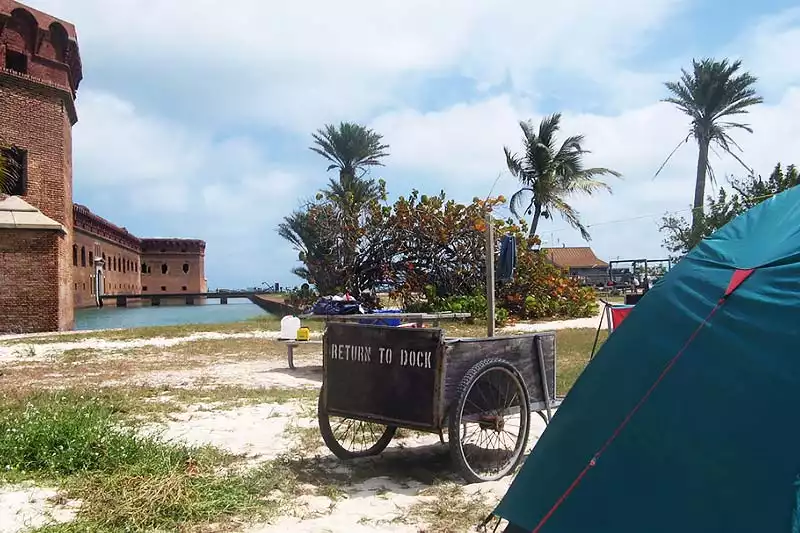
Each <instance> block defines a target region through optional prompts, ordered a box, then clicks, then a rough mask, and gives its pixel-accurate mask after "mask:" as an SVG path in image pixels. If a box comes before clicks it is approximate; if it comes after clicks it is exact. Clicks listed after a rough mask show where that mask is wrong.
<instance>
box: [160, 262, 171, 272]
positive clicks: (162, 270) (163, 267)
mask: <svg viewBox="0 0 800 533" xmlns="http://www.w3.org/2000/svg"><path fill="white" fill-rule="evenodd" d="M167 272H169V267H168V266H167V264H166V263H164V264H163V265H161V273H162V274H166V273H167Z"/></svg>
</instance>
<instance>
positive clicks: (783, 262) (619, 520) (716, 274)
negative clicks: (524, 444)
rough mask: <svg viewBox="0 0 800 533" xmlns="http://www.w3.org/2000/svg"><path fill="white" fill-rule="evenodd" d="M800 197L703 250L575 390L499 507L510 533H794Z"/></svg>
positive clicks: (777, 204) (747, 219) (768, 209)
mask: <svg viewBox="0 0 800 533" xmlns="http://www.w3.org/2000/svg"><path fill="white" fill-rule="evenodd" d="M798 324H800V188H793V189H790V190H788V191H785V192H783V193H781V194H779V195H776V196H775V197H773V198H771V199H769V200H767V201H765V202H762V203H761V204H759V205H758V206H756V207H754V208H752V209H751V210H749V211H748V212H746V213H744V214H743V215H741V216H739V217H737V218H736V219H734V220H733V221H731V222H730V223H729V224H727V225H726V226H725V227H723V228H722V229H720V230H718V231H717V232H716V233H715V234H714V235H712V236H711V237H709V238H707V239H706V240H704V241H703V242H702V243H700V244H699V245H698V246H697V247H695V249H694V250H692V251H691V252H690V253H689V254H688V255H687V256H686V257H685V258H684V259H683V260H681V261H680V262H679V263H678V264H677V265H676V266H675V268H673V269H672V270H671V271H670V272H669V273H668V274H667V275H666V276H665V277H664V278H663V279H662V280H661V282H660V283H658V284H657V285H656V286H654V287H653V289H651V290H650V291H648V293H647V294H646V295H645V296H644V297H643V298H642V299H641V300H640V301H639V303H638V304H637V305H636V307H635V308H634V309H633V310H632V311H631V312H630V314H629V315H628V316H627V318H626V319H625V321H624V323H623V324H622V325H621V326H620V327H619V328H618V329H616V330H615V332H614V333H613V334H612V335H611V336H610V337H609V338H608V340H607V341H606V343H605V344H604V345H603V346H602V348H601V349H600V350H599V352H598V353H597V355H596V356H595V358H594V359H593V360H592V361H591V362H590V363H589V365H588V366H587V368H586V370H585V371H584V372H583V373H582V374H581V376H580V377H579V379H578V380H577V382H576V383H575V385H574V387H573V388H572V390H571V391H570V392H569V393H568V394H567V396H566V398H565V399H564V401H563V403H562V404H561V406H560V407H559V409H558V410H557V412H556V414H555V416H554V417H553V419H552V421H551V423H550V424H549V426H548V428H547V429H546V430H545V432H544V433H543V434H542V436H541V438H540V439H539V441H538V442H537V443H536V446H535V447H534V449H533V451H532V453H531V455H530V456H529V457H528V459H527V461H526V462H525V464H524V466H523V468H522V469H521V470H520V472H519V473H518V474H517V477H516V478H515V480H514V481H513V483H512V485H511V487H510V488H509V490H508V492H507V493H506V495H505V496H504V498H503V499H502V501H501V502H500V504H499V505H498V506H497V508H496V509H495V514H496V515H498V516H500V517H502V518H505V519H506V520H508V521H509V523H510V525H509V527H508V529H507V530H506V531H508V532H509V533H510V532H515V533H518V532H520V531H527V532H532V531H535V532H537V533H574V532H592V533H642V532H647V533H662V532H663V533H667V532H670V533H672V532H675V531H680V532H682V533H693V532H697V533H700V532H704V533H705V532H724V533H733V532H767V533H768V532H782V533H788V532H790V531H792V528H793V522H794V520H795V517H794V513H795V500H796V498H797V486H796V485H795V483H796V480H797V479H798V476H799V475H800V423H798V418H797V408H798V406H800V353H798V341H800V329H798Z"/></svg>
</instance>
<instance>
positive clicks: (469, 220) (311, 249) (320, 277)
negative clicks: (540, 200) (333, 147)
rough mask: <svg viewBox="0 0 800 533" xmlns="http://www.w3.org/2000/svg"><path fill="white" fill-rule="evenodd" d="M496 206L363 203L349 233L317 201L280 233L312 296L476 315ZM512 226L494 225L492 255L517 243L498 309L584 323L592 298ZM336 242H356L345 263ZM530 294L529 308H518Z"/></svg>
mask: <svg viewBox="0 0 800 533" xmlns="http://www.w3.org/2000/svg"><path fill="white" fill-rule="evenodd" d="M504 201H505V199H503V198H502V197H501V198H492V199H488V200H480V199H477V198H476V199H474V200H473V202H472V203H470V204H467V205H464V204H460V203H457V202H455V201H453V200H450V199H447V197H446V196H445V194H444V192H442V193H440V194H439V195H437V196H427V195H424V194H420V193H419V191H416V190H414V191H412V192H411V194H410V195H408V196H407V197H400V198H398V199H397V201H395V202H394V204H392V205H382V204H381V203H380V202H379V201H375V200H373V201H371V202H370V203H369V204H368V205H367V207H366V208H365V209H364V212H363V214H362V217H361V222H360V223H359V224H358V225H352V224H350V223H348V221H347V220H346V219H343V218H341V217H339V216H338V215H337V211H338V207H337V206H336V205H335V204H334V203H333V202H332V201H331V200H329V199H327V198H325V197H324V196H323V197H322V198H320V199H318V200H317V201H315V202H310V203H308V204H307V205H306V206H304V207H303V208H302V209H301V210H298V211H296V212H295V213H293V214H292V215H290V216H288V217H286V219H285V220H284V222H283V223H282V224H281V225H280V226H279V228H278V232H279V234H281V236H283V237H284V238H285V239H287V241H289V242H290V243H291V244H292V246H294V247H295V249H297V250H298V252H299V256H298V258H299V259H300V261H301V262H302V263H303V266H302V267H299V268H297V269H295V271H294V272H295V274H297V275H298V276H300V277H301V278H303V279H305V280H306V281H307V282H308V283H310V284H313V285H315V286H316V289H317V290H318V291H319V293H320V294H332V293H337V292H344V291H349V292H350V293H351V294H359V293H361V291H364V290H370V291H371V290H376V289H378V288H382V289H388V290H389V291H390V292H391V293H392V295H393V296H395V297H396V298H398V299H400V300H401V301H403V302H404V304H405V305H406V308H407V309H411V308H416V309H424V308H431V309H434V308H435V309H443V308H451V309H455V308H456V307H458V306H461V308H462V309H470V310H471V311H474V312H476V313H477V314H480V313H481V312H485V302H484V303H483V304H481V296H482V295H483V294H484V293H485V279H486V278H485V234H484V231H485V229H486V228H485V217H486V214H487V213H488V211H489V210H491V209H492V208H493V207H494V206H496V205H498V204H500V203H503V202H504ZM512 222H513V221H511V220H509V221H495V222H494V224H495V225H496V232H495V235H496V236H497V237H496V243H495V253H497V252H498V250H499V243H500V236H501V235H507V234H513V235H515V236H517V238H518V239H520V242H521V245H520V246H519V247H518V254H519V255H518V263H517V264H518V269H517V277H516V280H515V281H514V282H513V283H510V284H499V285H498V302H500V304H499V305H500V307H501V308H502V309H506V307H508V310H509V312H511V311H512V309H513V312H514V313H516V314H517V315H518V316H524V317H526V318H528V317H540V316H547V315H546V313H552V314H553V315H563V316H583V315H584V314H585V313H586V312H587V309H590V308H591V304H592V303H593V302H594V293H592V292H591V290H583V289H581V288H580V286H579V285H578V283H577V282H575V281H574V280H570V279H568V277H567V276H566V274H565V273H564V272H562V271H560V270H559V269H558V268H556V267H555V266H553V265H551V264H550V263H549V262H548V261H547V258H546V257H545V256H544V255H543V254H539V253H538V252H535V251H533V250H531V249H530V248H531V246H530V245H532V244H535V242H538V239H537V238H535V237H533V238H528V231H527V227H525V226H524V223H523V226H518V225H515V224H513V223H512ZM343 235H347V236H348V237H347V238H351V236H354V237H352V238H353V242H354V243H355V244H356V246H355V248H354V249H353V255H352V256H350V255H349V249H348V248H346V247H343V246H342V245H341V244H340V243H341V242H343V240H344V237H343ZM345 252H346V253H345ZM426 295H427V296H428V298H425V296H426ZM523 295H524V296H523ZM531 295H533V299H530V298H528V299H527V300H526V297H527V296H531ZM518 302H522V305H518ZM526 302H527V304H526ZM481 305H482V306H483V307H481ZM481 309H483V311H481ZM502 315H503V312H501V313H499V314H498V317H501V316H502Z"/></svg>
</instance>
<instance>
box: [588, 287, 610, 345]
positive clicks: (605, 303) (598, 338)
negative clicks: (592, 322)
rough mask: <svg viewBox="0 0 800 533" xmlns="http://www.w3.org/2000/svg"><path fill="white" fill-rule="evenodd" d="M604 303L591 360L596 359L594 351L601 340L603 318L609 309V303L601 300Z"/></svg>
mask: <svg viewBox="0 0 800 533" xmlns="http://www.w3.org/2000/svg"><path fill="white" fill-rule="evenodd" d="M600 301H601V302H603V312H602V313H600V323H599V324H597V331H596V332H595V334H594V344H592V353H591V354H589V360H592V359H594V350H595V348H597V341H598V340H600V330H601V329H602V328H603V317H604V316H605V315H606V312H607V309H608V303H607V302H605V301H603V300H600Z"/></svg>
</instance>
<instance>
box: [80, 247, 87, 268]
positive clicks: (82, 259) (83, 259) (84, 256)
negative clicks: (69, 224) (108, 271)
mask: <svg viewBox="0 0 800 533" xmlns="http://www.w3.org/2000/svg"><path fill="white" fill-rule="evenodd" d="M81 266H82V267H85V266H86V247H85V246H81Z"/></svg>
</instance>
